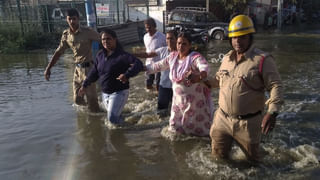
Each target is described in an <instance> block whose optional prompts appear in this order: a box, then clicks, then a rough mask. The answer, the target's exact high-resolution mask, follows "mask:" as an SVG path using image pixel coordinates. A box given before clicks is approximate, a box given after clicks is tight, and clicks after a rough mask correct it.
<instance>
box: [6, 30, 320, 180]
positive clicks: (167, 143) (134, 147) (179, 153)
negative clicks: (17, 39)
mask: <svg viewBox="0 0 320 180" xmlns="http://www.w3.org/2000/svg"><path fill="white" fill-rule="evenodd" d="M317 33H318V34H317ZM255 40H256V45H257V47H259V48H261V49H263V50H265V51H268V52H271V53H272V54H273V55H274V57H275V59H276V62H277V65H278V66H279V71H280V73H281V76H282V79H283V83H284V85H285V94H284V95H285V101H286V102H285V105H284V107H283V112H282V113H281V114H280V116H279V121H278V122H277V128H275V130H274V132H273V133H272V134H271V135H268V136H264V137H263V143H262V146H261V149H262V154H263V159H262V163H261V164H260V165H258V166H251V165H250V164H248V163H247V162H246V161H244V154H243V153H242V152H241V150H240V149H239V148H238V147H237V146H234V147H233V149H232V159H233V161H232V162H220V161H216V160H214V159H212V158H211V156H210V140H209V138H190V137H174V136H173V135H172V134H169V133H168V132H167V131H166V128H165V127H166V125H167V121H168V118H162V119H160V118H158V117H157V116H156V115H155V109H156V97H155V96H154V95H152V94H148V93H146V92H145V90H144V75H143V73H141V74H140V75H139V76H137V77H135V78H133V79H131V89H130V90H131V94H130V97H129V102H128V104H127V105H126V106H125V110H124V116H125V117H126V121H127V122H129V123H131V124H135V125H134V126H131V127H128V128H122V129H107V128H105V126H104V124H103V120H104V115H103V114H88V113H87V112H86V111H85V110H83V109H79V108H77V107H74V106H72V100H71V99H72V96H71V93H72V91H71V89H72V87H71V81H72V70H71V69H73V68H72V65H71V62H72V61H71V55H65V56H64V60H60V61H59V63H58V64H57V65H56V66H55V67H54V68H53V70H52V77H51V80H50V81H49V82H46V81H45V80H44V78H43V70H44V67H45V66H46V65H47V62H48V59H49V56H51V55H52V52H48V53H45V52H44V53H36V54H35V53H34V54H28V55H5V56H4V55H2V56H0V58H1V59H0V120H1V125H0V179H1V180H16V179H24V180H36V179H41V180H44V179H54V180H61V179H65V180H71V179H73V180H99V179H121V180H122V179H130V180H132V179H137V180H141V179H159V180H160V179H161V180H163V179H179V180H180V179H182V180H194V179H318V178H319V177H320V165H319V159H320V139H319V137H320V121H319V120H320V116H319V115H320V95H319V94H320V74H319V72H320V35H319V32H316V31H313V32H310V33H299V34H282V35H280V34H260V35H257V36H256V39H255ZM228 49H229V44H228V41H224V42H211V43H210V44H209V45H208V48H207V50H206V51H204V53H205V54H207V55H206V56H207V58H208V61H210V62H211V66H212V72H215V71H216V70H217V68H218V67H219V65H220V63H219V60H220V59H219V56H220V57H221V55H219V54H220V53H226V52H227V51H228ZM47 54H49V55H47ZM217 94H218V90H214V92H213V99H214V102H215V104H216V103H217Z"/></svg>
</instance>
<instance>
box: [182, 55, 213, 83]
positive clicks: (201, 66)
mask: <svg viewBox="0 0 320 180" xmlns="http://www.w3.org/2000/svg"><path fill="white" fill-rule="evenodd" d="M192 61H193V66H194V67H195V68H196V69H198V71H199V73H195V72H193V71H189V73H188V74H187V80H188V81H189V82H191V83H199V82H204V83H205V84H208V73H209V72H208V71H209V66H208V62H207V61H206V59H205V58H204V57H203V56H201V55H200V54H196V55H194V57H193V60H192ZM208 86H210V85H209V84H208Z"/></svg>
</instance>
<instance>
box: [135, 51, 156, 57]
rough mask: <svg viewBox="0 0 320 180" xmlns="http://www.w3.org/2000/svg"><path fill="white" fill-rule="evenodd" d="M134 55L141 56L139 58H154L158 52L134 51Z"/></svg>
mask: <svg viewBox="0 0 320 180" xmlns="http://www.w3.org/2000/svg"><path fill="white" fill-rule="evenodd" d="M132 55H134V56H136V57H139V58H152V57H156V56H158V54H157V53H156V52H149V53H147V52H141V53H133V54H132Z"/></svg>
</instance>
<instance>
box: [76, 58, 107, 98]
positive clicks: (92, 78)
mask: <svg viewBox="0 0 320 180" xmlns="http://www.w3.org/2000/svg"><path fill="white" fill-rule="evenodd" d="M100 56H101V57H100ZM99 58H103V56H102V54H99V53H98V54H97V57H96V60H95V61H94V66H93V67H92V68H91V69H90V71H89V73H88V75H87V77H86V79H85V80H84V81H83V83H82V87H81V88H80V90H83V94H84V92H85V88H87V87H88V86H89V85H90V84H91V83H94V82H96V81H97V80H98V79H99V71H98V66H99ZM80 90H79V93H78V94H79V95H81V94H80V93H81V91H80ZM83 94H82V95H83Z"/></svg>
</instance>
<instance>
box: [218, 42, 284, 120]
mask: <svg viewBox="0 0 320 180" xmlns="http://www.w3.org/2000/svg"><path fill="white" fill-rule="evenodd" d="M263 56H264V57H265V60H264V63H263V71H262V74H260V73H259V64H260V61H261V59H262V57H263ZM261 75H262V77H261ZM216 81H217V83H219V87H220V92H219V106H220V108H221V109H222V110H223V111H225V112H226V113H227V114H229V115H231V116H236V115H246V114H249V113H255V112H258V111H263V110H264V104H266V105H267V106H268V111H269V112H273V111H277V112H279V110H280V106H281V104H282V101H283V98H282V83H281V79H280V75H279V72H278V70H277V67H276V65H275V62H274V59H273V57H272V56H271V55H269V54H267V53H264V52H263V51H261V50H259V49H257V48H255V47H253V46H252V47H251V48H250V49H249V50H248V51H247V52H246V53H245V55H244V56H243V57H242V59H241V60H240V62H239V63H236V56H235V51H234V50H232V51H230V52H228V53H227V54H226V55H225V56H224V58H223V60H222V64H221V66H220V68H219V71H218V72H217V74H216ZM244 81H245V82H244ZM265 90H267V91H269V92H270V97H269V99H268V100H267V101H265Z"/></svg>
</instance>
